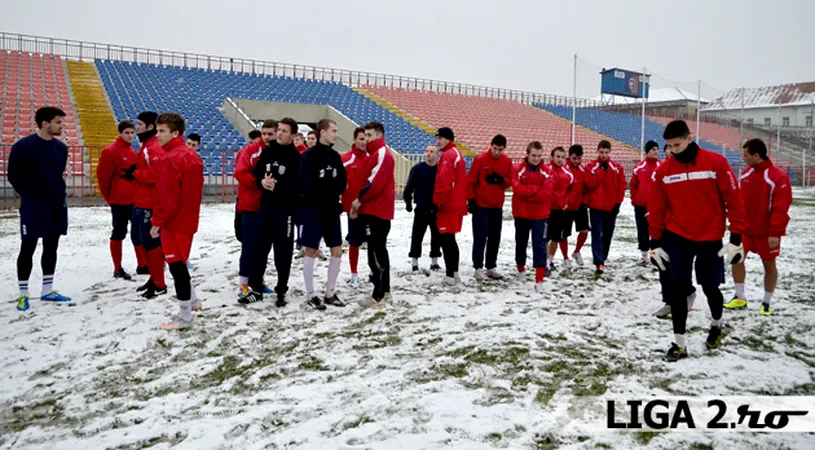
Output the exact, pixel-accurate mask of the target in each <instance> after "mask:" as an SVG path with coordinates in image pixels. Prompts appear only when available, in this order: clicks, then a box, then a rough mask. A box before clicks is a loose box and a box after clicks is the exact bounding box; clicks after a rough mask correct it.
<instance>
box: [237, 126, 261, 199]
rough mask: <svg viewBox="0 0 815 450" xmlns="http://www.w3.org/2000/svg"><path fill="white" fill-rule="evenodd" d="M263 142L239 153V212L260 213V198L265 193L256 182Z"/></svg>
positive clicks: (251, 145) (250, 145) (253, 144)
mask: <svg viewBox="0 0 815 450" xmlns="http://www.w3.org/2000/svg"><path fill="white" fill-rule="evenodd" d="M263 146H264V144H263V141H260V142H255V143H252V144H249V145H247V146H246V147H244V148H243V149H242V150H241V151H240V152H238V157H237V162H236V163H235V175H234V177H235V180H237V182H238V205H237V209H238V212H239V213H240V212H258V211H260V197H261V195H262V194H263V191H262V190H261V189H260V188H259V187H258V185H257V181H256V180H255V175H254V170H255V164H257V162H258V158H260V153H261V152H262V151H263Z"/></svg>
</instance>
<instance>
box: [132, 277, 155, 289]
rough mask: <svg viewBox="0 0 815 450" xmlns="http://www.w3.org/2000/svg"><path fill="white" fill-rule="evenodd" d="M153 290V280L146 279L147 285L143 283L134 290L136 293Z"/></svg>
mask: <svg viewBox="0 0 815 450" xmlns="http://www.w3.org/2000/svg"><path fill="white" fill-rule="evenodd" d="M155 288H156V284H155V283H153V279H152V278H148V279H147V283H144V284H143V285H141V286H139V287H137V288H136V292H144V291H146V290H148V289H155Z"/></svg>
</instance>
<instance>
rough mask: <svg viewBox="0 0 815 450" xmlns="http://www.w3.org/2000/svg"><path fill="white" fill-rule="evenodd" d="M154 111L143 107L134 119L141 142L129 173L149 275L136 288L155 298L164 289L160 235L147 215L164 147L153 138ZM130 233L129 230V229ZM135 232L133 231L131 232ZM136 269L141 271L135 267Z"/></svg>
mask: <svg viewBox="0 0 815 450" xmlns="http://www.w3.org/2000/svg"><path fill="white" fill-rule="evenodd" d="M157 118H158V114H157V113H155V112H153V111H145V112H142V113H141V114H139V117H138V120H137V121H136V135H137V136H138V137H139V142H141V149H140V150H139V155H138V159H137V160H136V169H133V167H132V166H131V170H133V176H134V177H135V178H136V191H135V193H134V196H133V203H134V208H133V225H134V226H135V227H136V228H138V230H139V231H138V234H137V238H138V244H139V245H136V252H137V254H138V252H139V247H142V248H144V252H145V254H146V255H147V256H146V259H147V268H148V273H149V274H150V279H148V280H147V282H146V283H145V284H144V285H143V286H141V287H139V288H138V289H137V291H143V293H142V297H144V298H148V299H150V298H155V297H157V296H159V295H163V294H166V293H167V284H166V283H165V282H164V253H162V251H161V239H159V238H154V237H152V236H151V235H150V229H151V228H152V225H151V224H150V217H151V216H152V215H153V207H154V206H155V204H156V203H157V202H158V193H157V192H156V179H157V178H158V172H157V167H158V164H159V161H160V160H161V157H162V155H164V149H163V148H162V147H161V144H159V142H158V138H156V133H157V131H156V119H157ZM131 233H133V232H132V231H131ZM133 234H135V233H133ZM136 273H143V271H141V270H138V271H137V272H136Z"/></svg>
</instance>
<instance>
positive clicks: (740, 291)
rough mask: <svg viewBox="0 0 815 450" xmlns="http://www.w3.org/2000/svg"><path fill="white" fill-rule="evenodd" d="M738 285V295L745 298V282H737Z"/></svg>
mask: <svg viewBox="0 0 815 450" xmlns="http://www.w3.org/2000/svg"><path fill="white" fill-rule="evenodd" d="M734 286H736V297H738V298H744V283H735V284H734Z"/></svg>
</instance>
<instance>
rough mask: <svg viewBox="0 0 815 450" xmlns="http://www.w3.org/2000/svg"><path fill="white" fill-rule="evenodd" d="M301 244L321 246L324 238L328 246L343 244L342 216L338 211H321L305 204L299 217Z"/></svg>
mask: <svg viewBox="0 0 815 450" xmlns="http://www.w3.org/2000/svg"><path fill="white" fill-rule="evenodd" d="M298 222H299V225H298V227H299V228H300V244H301V245H302V246H303V247H306V248H315V249H316V248H320V241H321V240H324V241H325V245H326V246H327V247H328V248H334V247H340V246H342V227H341V225H340V216H339V215H337V214H336V213H332V212H327V211H319V210H316V209H314V208H309V207H306V206H304V207H303V208H301V209H300V215H299V217H298Z"/></svg>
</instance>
